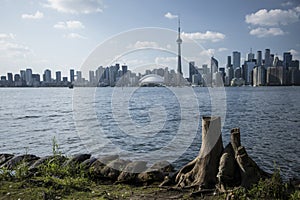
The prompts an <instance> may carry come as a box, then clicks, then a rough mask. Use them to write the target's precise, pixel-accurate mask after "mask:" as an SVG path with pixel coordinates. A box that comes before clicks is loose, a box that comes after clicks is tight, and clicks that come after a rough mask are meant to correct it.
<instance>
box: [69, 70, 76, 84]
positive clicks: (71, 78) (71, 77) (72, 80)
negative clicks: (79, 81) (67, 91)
mask: <svg viewBox="0 0 300 200" xmlns="http://www.w3.org/2000/svg"><path fill="white" fill-rule="evenodd" d="M74 80H75V73H74V69H70V81H71V83H72V82H74Z"/></svg>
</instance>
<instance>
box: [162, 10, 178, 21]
mask: <svg viewBox="0 0 300 200" xmlns="http://www.w3.org/2000/svg"><path fill="white" fill-rule="evenodd" d="M165 17H166V18H168V19H176V18H178V15H173V14H172V13H170V12H167V13H166V14H165Z"/></svg>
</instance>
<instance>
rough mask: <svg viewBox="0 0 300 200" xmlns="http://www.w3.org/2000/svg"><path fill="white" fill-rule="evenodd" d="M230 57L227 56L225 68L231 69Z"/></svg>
mask: <svg viewBox="0 0 300 200" xmlns="http://www.w3.org/2000/svg"><path fill="white" fill-rule="evenodd" d="M231 66H232V65H231V56H227V64H226V68H229V67H231Z"/></svg>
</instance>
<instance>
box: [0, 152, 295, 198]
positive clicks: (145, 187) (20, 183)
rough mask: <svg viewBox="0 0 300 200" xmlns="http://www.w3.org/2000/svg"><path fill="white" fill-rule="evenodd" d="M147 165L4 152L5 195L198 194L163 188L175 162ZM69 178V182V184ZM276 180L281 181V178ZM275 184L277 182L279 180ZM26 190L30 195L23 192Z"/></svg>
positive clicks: (0, 171) (0, 170)
mask: <svg viewBox="0 0 300 200" xmlns="http://www.w3.org/2000/svg"><path fill="white" fill-rule="evenodd" d="M145 166H146V163H145V162H143V161H133V162H132V161H125V160H122V159H120V158H119V157H118V156H117V155H113V156H106V157H102V158H98V159H97V158H94V157H92V156H91V155H90V154H77V155H74V156H71V157H65V156H63V155H61V154H57V152H54V153H53V155H51V156H45V157H41V158H40V157H37V156H35V155H31V154H25V155H19V156H17V155H12V154H0V180H1V183H0V186H1V187H0V188H2V189H0V196H3V197H4V196H6V197H7V198H14V197H21V198H22V199H23V198H24V199H27V198H26V195H30V194H31V193H32V192H33V193H34V194H35V195H37V196H35V197H37V198H38V199H40V198H41V197H43V198H44V199H51V198H58V199H59V198H66V197H68V198H70V197H71V198H72V197H73V198H74V197H76V198H78V197H79V198H83V199H89V198H99V199H152V198H153V197H154V196H155V197H156V198H157V199H194V198H199V194H197V193H196V192H195V190H194V189H193V188H190V189H179V188H175V187H170V186H162V183H163V182H165V180H166V178H167V177H169V178H170V177H171V176H172V175H174V173H176V172H175V171H174V167H173V166H172V165H171V164H170V163H168V162H165V161H162V162H160V163H156V164H154V165H153V166H152V167H150V168H148V170H147V169H146V168H145ZM116 168H119V170H118V169H116ZM149 169H151V170H149ZM137 172H138V173H137ZM277 178H278V177H277ZM272 179H273V178H272ZM67 180H68V181H69V182H70V183H64V181H67ZM68 181H67V182H68ZM273 181H274V180H273ZM275 181H281V179H280V176H279V179H278V180H275ZM49 184H50V185H49ZM60 184H61V185H60ZM76 184H77V186H76ZM272 184H273V183H272ZM274 184H275V183H274ZM276 184H277V186H278V184H279V182H276ZM53 185H57V186H55V187H54V186H53ZM280 185H281V186H282V188H283V187H286V186H288V187H287V190H286V191H281V192H283V193H282V194H280V195H286V196H289V197H293V195H300V180H296V179H294V180H289V181H288V182H280ZM271 186H272V185H271ZM255 187H262V186H259V185H258V186H254V187H253V188H255ZM272 187H274V185H273V186H272ZM278 187H279V186H278ZM253 188H252V190H253ZM280 188H281V187H280ZM282 188H281V189H282ZM258 189H260V188H258ZM29 191H30V193H28V192H29ZM241 191H243V194H242V195H245V194H247V195H249V194H248V191H246V190H244V189H243V188H241V187H239V188H232V189H229V190H228V191H227V192H224V193H220V192H212V191H210V190H207V194H206V193H202V194H200V196H201V197H202V198H204V199H225V197H226V198H228V197H229V196H232V195H237V192H238V194H239V195H241V194H240V193H241ZM249 191H251V190H249ZM24 193H25V194H26V195H25V197H24V196H21V195H20V194H24ZM53 195H54V196H53ZM81 195H83V196H81ZM278 195H279V194H278ZM28 197H31V196H28ZM297 197H298V196H297ZM266 199H267V198H266Z"/></svg>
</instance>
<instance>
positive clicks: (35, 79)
mask: <svg viewBox="0 0 300 200" xmlns="http://www.w3.org/2000/svg"><path fill="white" fill-rule="evenodd" d="M40 85H41V78H40V75H39V74H32V86H34V87H39V86H40Z"/></svg>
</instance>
